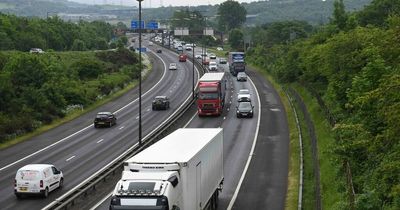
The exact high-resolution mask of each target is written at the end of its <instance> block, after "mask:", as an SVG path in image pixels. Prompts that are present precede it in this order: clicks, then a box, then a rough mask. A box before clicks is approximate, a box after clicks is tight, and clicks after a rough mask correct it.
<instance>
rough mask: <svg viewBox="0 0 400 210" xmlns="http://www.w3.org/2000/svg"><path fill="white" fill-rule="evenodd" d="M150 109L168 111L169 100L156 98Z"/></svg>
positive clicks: (163, 97) (161, 97)
mask: <svg viewBox="0 0 400 210" xmlns="http://www.w3.org/2000/svg"><path fill="white" fill-rule="evenodd" d="M151 108H152V109H153V110H159V109H164V110H167V109H169V99H168V97H167V96H156V97H155V98H154V100H153V103H152V106H151Z"/></svg>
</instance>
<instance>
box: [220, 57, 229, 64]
mask: <svg viewBox="0 0 400 210" xmlns="http://www.w3.org/2000/svg"><path fill="white" fill-rule="evenodd" d="M227 62H228V61H227V60H226V58H220V59H219V63H220V64H226V63H227Z"/></svg>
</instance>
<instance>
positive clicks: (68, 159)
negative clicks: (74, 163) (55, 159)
mask: <svg viewBox="0 0 400 210" xmlns="http://www.w3.org/2000/svg"><path fill="white" fill-rule="evenodd" d="M74 158H75V155H74V156H72V157H70V158H68V159H66V160H65V161H67V162H68V161H70V160H72V159H74Z"/></svg>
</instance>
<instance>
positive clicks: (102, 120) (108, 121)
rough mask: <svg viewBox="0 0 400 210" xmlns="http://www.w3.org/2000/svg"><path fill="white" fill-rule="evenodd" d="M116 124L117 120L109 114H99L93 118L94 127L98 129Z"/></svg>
mask: <svg viewBox="0 0 400 210" xmlns="http://www.w3.org/2000/svg"><path fill="white" fill-rule="evenodd" d="M115 124H117V118H116V117H115V115H114V114H113V113H111V112H99V113H97V115H96V118H94V127H95V128H98V127H100V126H103V127H104V126H107V127H111V126H113V125H115Z"/></svg>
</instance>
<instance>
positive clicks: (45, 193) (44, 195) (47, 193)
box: [43, 187, 49, 198]
mask: <svg viewBox="0 0 400 210" xmlns="http://www.w3.org/2000/svg"><path fill="white" fill-rule="evenodd" d="M43 197H44V198H47V197H49V188H47V187H46V189H45V190H44V192H43Z"/></svg>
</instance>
